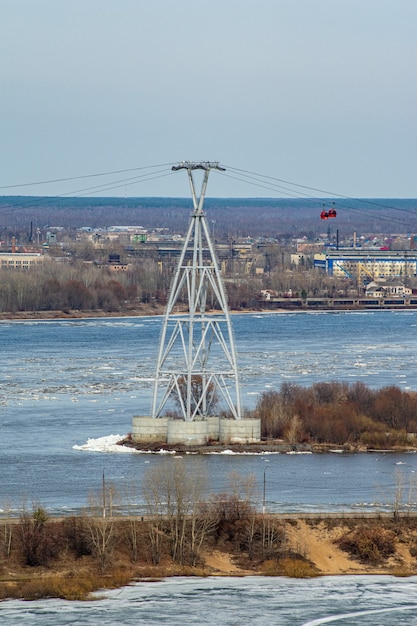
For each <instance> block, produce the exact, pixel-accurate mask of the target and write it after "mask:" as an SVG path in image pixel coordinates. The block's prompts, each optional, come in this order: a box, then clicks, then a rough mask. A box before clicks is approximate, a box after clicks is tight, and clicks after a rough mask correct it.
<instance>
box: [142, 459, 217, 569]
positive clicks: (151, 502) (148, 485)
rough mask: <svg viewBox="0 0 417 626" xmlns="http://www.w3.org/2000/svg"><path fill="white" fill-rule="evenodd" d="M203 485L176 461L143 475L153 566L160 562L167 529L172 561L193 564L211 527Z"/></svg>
mask: <svg viewBox="0 0 417 626" xmlns="http://www.w3.org/2000/svg"><path fill="white" fill-rule="evenodd" d="M205 485H206V480H205V476H204V475H202V474H195V473H193V474H192V475H190V474H189V473H188V472H187V471H186V467H185V466H184V464H183V463H181V462H178V461H177V460H175V461H174V460H170V461H166V462H165V463H163V464H162V465H158V467H155V468H152V469H150V470H149V471H148V472H147V473H146V475H145V478H144V482H143V489H144V495H145V500H146V504H147V508H148V512H149V515H150V518H149V537H150V541H151V546H152V554H153V561H154V562H158V561H157V560H156V559H159V558H160V549H161V542H162V539H163V538H164V536H165V533H164V530H165V528H166V529H167V531H168V540H169V544H170V551H171V556H172V558H173V560H174V561H176V562H177V563H184V562H185V561H186V560H187V559H189V560H190V561H191V563H193V564H195V563H196V561H197V559H198V556H199V554H200V550H201V546H202V544H203V542H204V539H205V537H206V536H207V533H208V532H209V531H210V530H211V529H212V528H213V526H214V522H213V518H212V515H211V512H209V509H208V508H206V507H205V506H204V504H203V495H204V490H205Z"/></svg>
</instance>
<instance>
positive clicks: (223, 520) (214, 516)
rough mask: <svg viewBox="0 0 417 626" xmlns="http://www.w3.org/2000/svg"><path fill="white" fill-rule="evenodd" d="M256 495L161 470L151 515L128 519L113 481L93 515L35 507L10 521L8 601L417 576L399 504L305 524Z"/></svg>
mask: <svg viewBox="0 0 417 626" xmlns="http://www.w3.org/2000/svg"><path fill="white" fill-rule="evenodd" d="M254 489H255V480H254V477H253V476H247V477H243V476H240V475H239V474H236V473H233V474H231V475H230V476H229V489H228V491H227V492H225V493H222V494H217V495H215V496H213V497H211V498H209V499H208V500H204V493H206V485H205V477H204V476H203V475H200V476H196V475H195V474H193V475H189V474H187V472H186V468H185V466H184V465H183V464H182V463H178V464H176V463H175V464H174V466H173V465H172V464H169V465H168V464H166V463H161V464H158V465H157V466H156V467H155V468H151V469H150V470H148V472H147V473H146V475H145V477H144V481H143V487H142V491H143V494H144V497H145V502H146V509H147V514H146V515H145V516H138V515H130V514H129V515H127V516H118V515H117V510H118V509H117V507H116V502H117V499H118V498H117V496H118V494H117V493H116V492H115V490H114V488H113V486H112V485H111V484H107V483H106V482H105V480H104V475H103V488H102V491H101V493H99V494H96V495H94V494H93V495H91V496H90V499H89V506H88V507H87V509H86V513H85V515H81V516H77V517H69V518H63V519H50V518H49V517H48V515H47V513H46V512H45V510H44V509H43V508H42V507H40V506H35V507H34V508H33V510H32V511H31V512H29V511H28V510H27V509H24V510H23V511H22V513H21V515H20V518H19V519H16V518H12V517H10V516H8V517H5V518H4V519H3V520H0V525H1V533H0V548H1V552H0V554H1V556H0V583H1V585H0V599H4V598H26V599H38V598H42V597H60V598H67V599H83V598H86V597H88V596H89V594H91V593H92V592H93V591H95V590H97V589H100V588H103V589H104V588H113V587H118V586H122V585H125V584H127V583H128V582H129V581H133V580H138V579H146V580H150V579H155V578H160V577H166V576H175V575H186V576H191V575H194V576H207V575H234V576H239V575H248V574H252V575H255V574H259V575H268V576H293V577H309V576H317V575H323V574H343V573H394V574H397V575H411V574H415V573H416V572H417V521H416V518H415V516H413V515H411V514H405V513H403V512H402V511H400V510H399V509H398V507H396V506H395V503H394V506H393V511H392V514H391V515H390V516H386V517H384V518H382V517H378V516H375V517H372V518H370V517H358V518H355V519H353V518H352V517H349V516H345V517H340V518H337V517H335V516H328V517H326V516H324V517H316V518H310V519H307V518H300V519H298V518H297V517H296V516H287V517H286V516H280V515H271V514H267V513H262V514H260V513H259V512H258V511H257V510H256V509H255V507H254V505H253V501H254ZM398 490H399V493H400V495H401V484H399V486H398ZM136 496H137V494H136ZM136 496H135V493H134V490H133V491H132V490H131V493H130V497H131V498H132V499H133V500H135V499H136ZM128 508H129V507H128Z"/></svg>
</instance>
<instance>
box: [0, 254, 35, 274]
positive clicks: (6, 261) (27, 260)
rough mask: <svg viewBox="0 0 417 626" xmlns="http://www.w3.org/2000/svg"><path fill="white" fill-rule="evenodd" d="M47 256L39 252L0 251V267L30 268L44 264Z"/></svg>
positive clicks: (13, 268) (10, 268)
mask: <svg viewBox="0 0 417 626" xmlns="http://www.w3.org/2000/svg"><path fill="white" fill-rule="evenodd" d="M44 261H45V257H44V256H43V255H42V254H40V253H38V252H0V268H1V269H3V270H4V269H9V270H30V269H33V268H34V267H37V266H39V265H42V264H43V263H44Z"/></svg>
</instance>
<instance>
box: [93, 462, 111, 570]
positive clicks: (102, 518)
mask: <svg viewBox="0 0 417 626" xmlns="http://www.w3.org/2000/svg"><path fill="white" fill-rule="evenodd" d="M114 501H115V489H114V486H113V485H112V484H111V483H106V481H105V478H104V472H103V486H102V491H101V493H99V494H91V495H90V497H89V513H90V515H89V516H88V519H87V527H88V531H89V535H90V541H91V545H92V549H93V552H94V554H95V555H96V557H97V559H98V562H99V566H100V571H102V572H103V571H104V570H105V568H106V566H107V564H108V561H109V558H110V555H111V553H112V550H113V546H114V517H113V507H114Z"/></svg>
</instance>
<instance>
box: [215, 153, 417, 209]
mask: <svg viewBox="0 0 417 626" xmlns="http://www.w3.org/2000/svg"><path fill="white" fill-rule="evenodd" d="M222 166H223V167H225V168H227V169H228V170H231V171H234V172H241V173H242V175H251V176H257V177H259V178H267V179H269V180H276V181H278V182H280V183H284V184H285V185H292V186H293V187H300V188H301V189H310V190H311V191H318V192H319V193H325V194H327V196H328V197H330V198H345V199H346V200H353V201H354V202H361V203H362V204H371V205H373V206H377V207H382V208H384V209H393V210H395V211H403V212H405V213H411V212H412V211H413V209H411V210H410V209H402V208H400V207H395V206H392V205H390V204H382V203H381V202H376V201H375V200H367V199H364V198H353V197H351V196H347V195H344V194H340V193H336V192H334V191H328V190H326V189H318V188H316V187H309V186H308V185H302V184H299V183H293V182H291V181H288V180H283V179H281V178H277V177H275V176H268V175H266V174H258V173H256V172H250V171H248V170H243V169H239V168H235V167H232V166H230V165H223V164H222Z"/></svg>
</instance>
